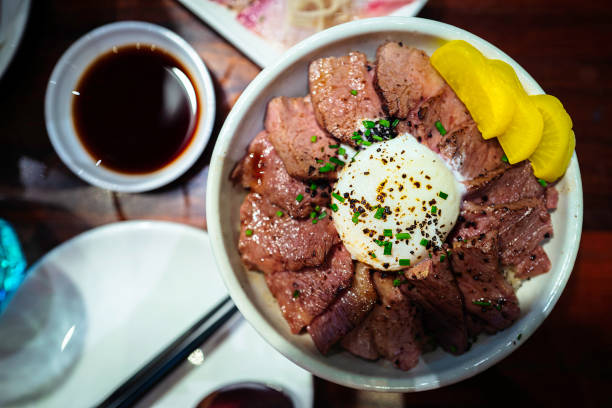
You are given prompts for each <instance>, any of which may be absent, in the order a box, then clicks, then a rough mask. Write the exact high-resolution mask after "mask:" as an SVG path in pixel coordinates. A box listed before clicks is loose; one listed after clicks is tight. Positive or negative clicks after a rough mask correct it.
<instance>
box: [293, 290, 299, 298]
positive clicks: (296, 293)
mask: <svg viewBox="0 0 612 408" xmlns="http://www.w3.org/2000/svg"><path fill="white" fill-rule="evenodd" d="M298 296H300V291H299V290H297V289H296V290H294V291H293V298H296V297H298Z"/></svg>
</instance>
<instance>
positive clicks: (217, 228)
mask: <svg viewBox="0 0 612 408" xmlns="http://www.w3.org/2000/svg"><path fill="white" fill-rule="evenodd" d="M393 31H396V32H417V33H420V34H425V35H431V36H433V37H439V38H444V39H449V40H450V39H463V40H466V41H468V42H470V43H471V44H473V45H474V46H476V47H477V48H479V49H481V50H484V49H486V51H487V55H488V56H489V57H493V58H498V59H502V60H504V61H506V62H508V63H510V64H511V65H512V66H513V68H514V69H515V71H516V73H517V75H518V76H519V78H520V79H521V82H523V83H529V85H531V86H532V87H533V89H535V92H536V93H544V91H543V90H542V88H541V87H540V86H539V85H538V83H537V82H536V81H535V80H534V79H533V78H532V77H531V76H530V75H529V74H528V73H527V72H526V71H525V70H524V69H523V68H522V67H521V66H520V65H519V64H518V63H516V61H514V60H513V59H512V58H510V57H509V56H508V55H507V54H505V53H504V52H503V51H501V50H499V49H498V48H497V47H495V46H494V45H492V44H491V43H489V42H488V41H486V40H484V39H482V38H480V37H478V36H476V35H474V34H471V33H469V32H468V31H465V30H463V29H461V28H458V27H455V26H451V25H449V24H445V23H441V22H437V21H433V20H428V19H423V18H418V17H378V18H372V19H366V20H358V21H354V22H349V23H345V24H342V25H339V26H335V27H332V28H330V29H327V30H325V31H322V32H320V33H317V34H315V35H314V36H312V37H310V38H308V39H306V40H304V41H302V42H301V43H299V44H297V45H296V46H294V47H292V48H291V49H290V50H288V51H287V52H286V53H285V54H284V55H283V57H282V58H281V59H279V61H277V63H276V64H274V65H272V66H270V67H267V68H266V69H264V70H263V71H262V72H261V73H260V74H259V75H258V76H257V77H256V78H255V79H254V80H253V81H252V82H251V83H250V84H249V86H248V87H247V88H246V89H245V91H244V92H243V93H242V95H241V96H240V98H239V99H238V101H237V102H236V104H235V105H234V107H233V109H232V110H231V111H230V113H229V115H228V117H227V119H226V121H225V123H224V125H223V127H222V129H221V132H220V133H219V137H218V138H217V142H216V145H215V148H214V151H213V154H212V158H211V164H210V171H209V178H208V186H207V192H206V195H207V200H206V212H207V214H215V216H214V217H209V218H208V231H209V233H210V234H211V237H217V239H211V244H212V249H213V254H214V255H215V260H216V262H217V265H218V269H219V271H220V273H221V275H222V278H223V281H224V283H225V285H226V287H227V289H228V292H229V294H230V295H231V297H232V299H233V301H234V302H235V304H236V306H237V307H238V309H239V310H240V312H241V313H242V314H243V315H244V317H245V318H246V320H247V321H248V322H249V324H251V325H252V326H253V327H254V328H255V330H256V331H257V332H258V333H259V334H260V335H261V336H262V337H263V338H264V339H265V340H266V341H267V342H268V343H270V344H271V345H272V346H273V347H274V348H275V349H276V350H277V351H279V352H280V353H281V354H283V355H284V356H285V357H287V358H288V359H290V360H291V361H293V362H294V363H296V364H297V365H299V366H301V367H302V368H304V369H306V370H308V371H310V372H311V373H312V374H314V375H316V376H318V377H321V378H324V379H326V380H329V381H332V382H335V383H338V384H341V385H344V386H348V387H353V388H358V389H363V390H372V391H391V392H414V391H425V390H429V389H435V388H440V387H443V386H446V385H450V384H453V383H456V382H458V381H461V380H464V379H466V378H469V377H472V376H474V375H476V374H478V373H480V372H482V371H484V370H485V369H487V368H489V367H491V366H493V365H495V364H496V363H498V362H499V361H500V360H502V359H503V358H505V357H506V356H508V355H509V354H511V353H512V352H513V351H515V350H516V349H517V348H518V347H519V346H520V345H522V344H523V343H524V340H526V339H527V338H529V337H530V336H531V335H532V334H533V332H535V330H536V329H537V328H538V327H539V326H540V325H541V324H542V322H543V321H544V319H545V318H546V317H547V316H548V314H550V312H551V310H552V309H553V307H554V305H555V304H556V303H557V300H558V299H559V297H560V295H561V293H562V292H563V289H564V287H565V285H566V283H567V280H568V279H569V276H570V274H571V271H572V269H573V265H574V262H575V259H576V255H577V252H578V245H579V243H580V236H581V231H582V218H583V198H582V182H581V177H580V169H579V167H578V160H577V156H576V154H575V153H574V155H573V156H572V159H571V163H570V167H569V168H568V173H571V174H572V175H573V179H571V181H572V182H573V183H574V188H573V190H572V191H571V193H570V194H569V195H568V208H570V209H571V208H575V209H576V215H575V217H571V219H570V220H568V223H567V225H568V230H567V234H565V236H564V237H563V238H564V241H563V244H562V247H563V248H564V249H565V251H564V253H563V255H562V256H561V257H560V259H558V260H557V262H559V263H560V270H561V272H560V273H559V276H558V277H557V278H556V280H555V281H554V284H553V285H552V289H551V291H550V293H549V294H548V295H547V297H546V299H547V303H546V306H545V307H544V309H543V310H541V313H539V314H537V316H535V317H532V318H531V319H529V320H527V321H526V322H525V323H524V324H523V327H520V332H519V331H518V329H516V328H515V329H514V331H511V329H512V327H511V328H508V329H506V330H508V331H509V332H512V333H513V334H514V336H515V338H516V335H517V334H518V333H521V334H522V336H523V337H522V339H523V340H522V341H521V342H520V343H518V344H517V345H514V346H512V347H510V345H511V344H512V342H510V344H508V346H507V347H503V348H499V349H497V350H496V351H494V352H492V353H489V356H488V357H487V358H485V359H481V358H475V359H473V360H474V362H473V364H471V365H469V366H468V367H465V366H459V367H458V368H453V369H451V370H448V371H452V373H453V374H452V375H443V376H437V377H436V381H430V382H423V383H413V384H402V381H403V382H409V381H407V380H406V379H405V378H404V379H401V378H399V379H396V380H394V381H391V382H388V383H386V384H385V385H380V384H377V383H375V382H373V381H372V379H374V378H375V377H372V376H368V375H363V374H353V373H350V374H349V373H347V372H346V371H344V370H343V369H341V368H338V367H334V366H332V365H331V364H330V363H327V364H325V363H322V362H320V361H318V360H316V359H314V358H312V357H311V356H308V355H307V354H305V353H304V352H303V351H302V350H301V349H300V348H299V347H297V346H296V344H295V343H293V342H290V341H287V340H286V339H285V338H284V337H283V336H282V335H281V334H280V333H278V332H277V331H276V329H275V328H274V327H273V326H272V325H270V324H269V323H268V322H267V321H266V319H265V318H264V316H263V315H261V314H260V313H259V312H258V311H257V309H256V308H255V307H253V305H252V303H251V301H250V300H249V299H248V297H247V296H246V295H245V293H244V289H243V288H242V287H241V284H240V282H239V280H238V278H237V275H236V272H234V270H233V268H232V266H231V263H230V259H229V255H228V254H229V252H228V248H226V247H225V244H224V240H223V239H222V237H223V236H224V232H223V228H222V225H221V222H220V217H219V216H218V214H220V209H221V208H222V207H221V206H222V203H220V202H219V198H220V190H221V185H222V183H226V182H227V180H224V179H223V167H224V162H225V160H226V155H227V153H228V151H229V150H230V145H231V144H232V142H233V139H234V129H236V126H237V124H238V123H239V121H240V120H241V118H242V116H243V115H244V113H245V112H246V111H247V110H248V109H249V107H250V106H251V104H252V103H253V102H254V101H255V99H256V98H257V97H258V96H259V94H260V92H261V91H263V90H264V89H265V88H266V86H267V85H269V84H270V83H271V82H272V81H273V80H274V79H275V78H276V76H278V75H279V74H280V73H282V72H284V70H285V69H286V68H288V67H289V66H291V65H292V64H293V63H295V62H296V61H297V60H299V59H300V58H302V57H303V56H304V55H307V54H308V53H310V52H313V51H316V50H317V49H319V48H323V47H325V46H328V45H330V44H332V43H334V42H338V41H341V40H346V39H348V38H351V37H355V36H363V35H367V34H376V33H384V32H393ZM262 121H263V118H262ZM516 326H518V325H514V326H513V327H516ZM481 357H482V356H481ZM355 358H357V357H355ZM470 362H471V361H470Z"/></svg>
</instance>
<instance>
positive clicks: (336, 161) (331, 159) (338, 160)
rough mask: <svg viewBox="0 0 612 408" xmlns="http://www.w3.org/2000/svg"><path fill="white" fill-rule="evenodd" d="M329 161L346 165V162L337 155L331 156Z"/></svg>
mask: <svg viewBox="0 0 612 408" xmlns="http://www.w3.org/2000/svg"><path fill="white" fill-rule="evenodd" d="M329 161H330V162H332V163H336V164H337V165H338V166H344V165H345V164H346V163H344V162H343V161H342V160H340V159H339V158H337V157H330V158H329Z"/></svg>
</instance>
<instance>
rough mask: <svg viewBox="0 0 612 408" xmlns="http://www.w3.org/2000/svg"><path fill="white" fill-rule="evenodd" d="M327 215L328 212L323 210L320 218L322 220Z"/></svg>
mask: <svg viewBox="0 0 612 408" xmlns="http://www.w3.org/2000/svg"><path fill="white" fill-rule="evenodd" d="M325 217H327V213H326V212H325V211H323V212H321V214H319V219H320V220H322V219H323V218H325Z"/></svg>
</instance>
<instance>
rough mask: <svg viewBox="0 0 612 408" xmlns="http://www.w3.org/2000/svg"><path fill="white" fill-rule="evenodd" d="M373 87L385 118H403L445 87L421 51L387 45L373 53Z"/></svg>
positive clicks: (393, 44) (389, 43) (442, 80)
mask: <svg viewBox="0 0 612 408" xmlns="http://www.w3.org/2000/svg"><path fill="white" fill-rule="evenodd" d="M376 85H377V87H378V89H379V90H380V92H381V95H382V99H383V103H384V106H385V108H386V110H387V112H389V115H391V116H394V117H397V118H400V119H405V118H407V117H408V114H409V113H410V112H411V111H412V110H414V109H415V108H416V107H417V105H419V104H420V103H421V102H422V101H424V100H425V99H428V98H431V97H434V96H436V95H439V94H440V93H441V92H442V89H443V88H444V86H445V85H446V84H445V82H444V79H442V77H441V76H440V75H439V74H438V72H437V71H436V70H435V69H434V67H432V66H431V63H430V62H429V56H428V55H427V54H425V52H423V51H421V50H419V49H416V48H412V47H407V46H403V45H402V44H401V43H396V42H388V43H386V44H383V45H381V46H380V47H378V50H377V51H376Z"/></svg>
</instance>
